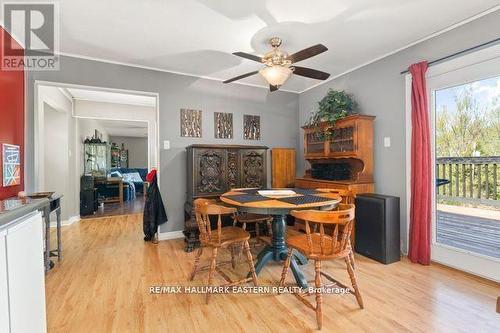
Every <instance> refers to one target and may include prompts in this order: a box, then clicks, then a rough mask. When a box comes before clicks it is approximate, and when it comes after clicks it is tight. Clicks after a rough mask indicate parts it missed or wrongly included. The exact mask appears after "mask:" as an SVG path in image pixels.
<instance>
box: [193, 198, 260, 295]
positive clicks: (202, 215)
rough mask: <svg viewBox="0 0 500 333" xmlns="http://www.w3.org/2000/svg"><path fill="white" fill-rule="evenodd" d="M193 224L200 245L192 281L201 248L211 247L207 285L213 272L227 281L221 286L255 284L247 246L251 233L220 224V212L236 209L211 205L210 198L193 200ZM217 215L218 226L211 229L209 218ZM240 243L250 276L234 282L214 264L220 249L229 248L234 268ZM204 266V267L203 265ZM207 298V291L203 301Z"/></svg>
mask: <svg viewBox="0 0 500 333" xmlns="http://www.w3.org/2000/svg"><path fill="white" fill-rule="evenodd" d="M194 205H195V214H196V223H197V225H198V229H199V231H200V248H199V249H198V251H197V252H196V257H195V260H194V266H193V271H192V273H191V276H190V280H191V281H192V280H193V279H194V277H195V275H196V273H197V271H199V270H202V269H203V268H200V269H199V268H198V265H199V261H200V257H201V255H202V254H203V248H211V249H212V257H211V261H210V265H209V266H208V268H209V273H208V281H207V286H212V281H213V277H214V273H215V271H217V272H218V273H219V274H220V275H221V276H222V278H224V280H226V282H227V283H226V284H225V285H224V286H234V285H238V284H242V283H246V282H250V281H252V282H253V284H254V285H255V286H257V274H256V273H255V268H254V265H253V259H252V254H251V253H250V246H249V244H248V240H249V239H250V234H249V233H248V232H247V231H246V230H243V229H241V228H237V227H233V226H230V227H222V216H223V215H234V214H235V213H236V208H233V207H226V206H220V205H217V204H214V203H213V201H210V200H207V199H196V200H195V201H194ZM211 216H212V217H216V218H217V229H214V230H212V226H211V223H210V217H211ZM241 244H243V247H244V251H245V253H246V257H247V262H248V266H249V268H250V273H251V274H250V275H251V277H249V278H247V277H245V278H243V279H240V280H238V281H233V280H231V279H230V278H229V276H228V275H227V274H226V273H224V271H222V270H221V268H220V267H219V266H218V265H217V254H218V252H219V249H220V248H229V249H230V251H231V261H232V264H233V268H234V266H235V249H236V248H237V247H240V246H241ZM205 268H207V266H206V267H205ZM209 299H210V293H207V294H206V303H207V304H208V301H209Z"/></svg>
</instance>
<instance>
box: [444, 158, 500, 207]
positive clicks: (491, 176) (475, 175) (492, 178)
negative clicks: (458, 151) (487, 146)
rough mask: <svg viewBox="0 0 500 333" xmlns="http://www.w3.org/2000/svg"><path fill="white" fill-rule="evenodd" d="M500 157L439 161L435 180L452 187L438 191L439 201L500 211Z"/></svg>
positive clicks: (445, 159)
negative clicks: (445, 182) (462, 203)
mask: <svg viewBox="0 0 500 333" xmlns="http://www.w3.org/2000/svg"><path fill="white" fill-rule="evenodd" d="M499 164H500V156H488V157H438V158H437V159H436V178H442V179H448V180H449V181H450V183H449V184H446V185H443V186H440V187H438V188H437V195H438V198H439V199H445V200H449V201H455V202H465V203H475V204H484V205H493V206H497V207H500V191H499V186H498V185H499V184H498V182H499V179H500V174H499V172H500V168H499V167H498V166H499Z"/></svg>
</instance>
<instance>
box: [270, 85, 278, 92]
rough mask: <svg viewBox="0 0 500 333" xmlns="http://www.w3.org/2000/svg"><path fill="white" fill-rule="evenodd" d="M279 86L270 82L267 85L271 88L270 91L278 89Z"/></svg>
mask: <svg viewBox="0 0 500 333" xmlns="http://www.w3.org/2000/svg"><path fill="white" fill-rule="evenodd" d="M279 88H280V87H278V86H273V85H272V84H270V85H269V90H271V92H273V91H276V90H278V89H279Z"/></svg>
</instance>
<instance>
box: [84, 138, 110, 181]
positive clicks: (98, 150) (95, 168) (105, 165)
mask: <svg viewBox="0 0 500 333" xmlns="http://www.w3.org/2000/svg"><path fill="white" fill-rule="evenodd" d="M84 159H85V161H84V162H85V163H84V165H85V174H90V175H92V176H94V177H106V175H107V171H108V170H109V168H110V167H111V146H110V145H109V144H108V143H85V144H84Z"/></svg>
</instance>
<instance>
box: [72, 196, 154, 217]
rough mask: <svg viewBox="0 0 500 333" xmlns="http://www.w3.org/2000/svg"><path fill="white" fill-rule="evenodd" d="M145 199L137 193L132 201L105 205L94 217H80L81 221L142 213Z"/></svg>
mask: <svg viewBox="0 0 500 333" xmlns="http://www.w3.org/2000/svg"><path fill="white" fill-rule="evenodd" d="M144 202H145V198H144V195H143V194H142V193H138V194H137V197H136V198H135V199H134V200H129V201H125V202H124V203H123V204H121V203H118V202H112V203H105V204H104V206H103V208H101V207H99V209H97V211H96V212H95V214H94V215H88V216H82V217H81V219H85V220H87V219H95V218H101V217H109V216H118V215H128V214H137V213H142V212H143V210H144Z"/></svg>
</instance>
